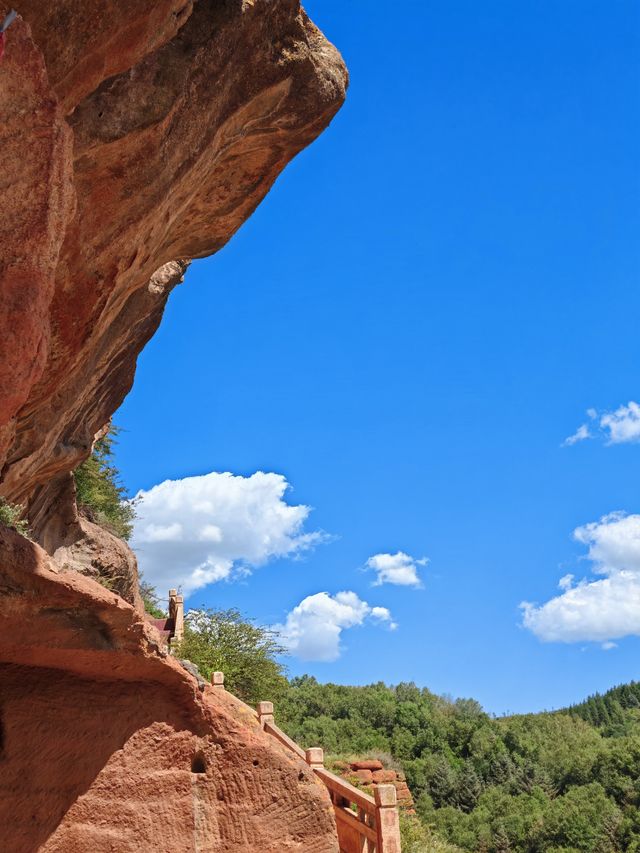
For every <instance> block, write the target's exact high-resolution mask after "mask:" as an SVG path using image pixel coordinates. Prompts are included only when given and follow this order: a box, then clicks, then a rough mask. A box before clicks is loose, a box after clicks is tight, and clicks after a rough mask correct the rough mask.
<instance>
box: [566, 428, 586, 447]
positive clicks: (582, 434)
mask: <svg viewBox="0 0 640 853" xmlns="http://www.w3.org/2000/svg"><path fill="white" fill-rule="evenodd" d="M587 438H593V436H592V435H591V433H590V432H589V427H588V426H587V424H582V425H581V426H579V427H578V429H577V430H576V431H575V432H574V434H573V435H570V436H569V438H565V440H564V441H563V442H562V446H563V447H570V446H571V445H572V444H577V443H578V442H579V441H584V440H585V439H587Z"/></svg>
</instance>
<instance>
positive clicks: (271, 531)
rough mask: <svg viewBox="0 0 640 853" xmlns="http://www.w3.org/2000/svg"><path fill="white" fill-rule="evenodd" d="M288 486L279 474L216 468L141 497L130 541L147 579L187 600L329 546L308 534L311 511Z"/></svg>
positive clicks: (318, 536) (165, 484) (322, 537)
mask: <svg viewBox="0 0 640 853" xmlns="http://www.w3.org/2000/svg"><path fill="white" fill-rule="evenodd" d="M288 489H289V484H288V483H287V480H286V479H285V477H283V476H282V475H281V474H273V473H264V472H262V471H258V472H256V473H255V474H252V475H251V476H250V477H240V476H234V475H233V474H229V473H224V474H219V473H217V472H215V471H214V472H212V473H211V474H205V475H203V476H200V477H185V478H184V479H183V480H165V481H164V482H163V483H160V484H159V485H157V486H154V487H153V488H152V489H149V490H148V491H141V492H139V493H138V495H137V496H136V520H135V523H134V528H133V537H132V543H131V544H132V545H133V548H134V550H135V551H136V553H137V557H138V562H139V564H140V568H141V570H142V572H143V574H144V576H145V578H146V580H147V581H149V582H150V583H152V584H153V585H154V586H156V587H157V588H158V589H159V590H165V589H169V588H170V587H181V588H182V590H183V591H184V592H185V594H187V595H188V594H189V593H191V592H193V591H194V590H196V589H199V588H201V587H203V586H206V585H207V584H210V583H215V582H216V581H220V580H226V579H229V578H231V577H233V578H238V577H242V576H243V575H246V574H247V573H250V572H251V570H252V569H254V568H256V567H257V566H261V565H264V564H265V563H267V562H268V561H269V560H271V559H276V558H278V557H289V558H295V557H297V556H299V555H300V554H302V553H303V552H304V551H308V550H309V549H311V548H313V547H314V546H316V545H318V544H319V543H321V542H325V541H327V539H328V537H327V536H326V535H325V534H324V533H322V532H320V531H316V532H307V531H305V529H304V527H305V523H306V521H307V519H308V517H309V514H310V513H311V507H308V506H304V505H297V506H296V505H292V504H289V503H287V502H286V500H285V494H286V492H287V491H288Z"/></svg>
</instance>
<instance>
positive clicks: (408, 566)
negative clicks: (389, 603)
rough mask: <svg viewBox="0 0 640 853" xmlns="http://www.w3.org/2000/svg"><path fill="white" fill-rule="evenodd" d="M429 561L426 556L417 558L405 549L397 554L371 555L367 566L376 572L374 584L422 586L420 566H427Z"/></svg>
mask: <svg viewBox="0 0 640 853" xmlns="http://www.w3.org/2000/svg"><path fill="white" fill-rule="evenodd" d="M428 562H429V560H428V559H427V558H426V557H421V558H420V559H416V558H415V557H411V556H409V554H405V553H404V551H398V552H397V553H396V554H374V555H373V557H369V559H368V560H367V562H366V563H365V566H366V568H367V569H371V570H372V571H374V572H375V573H376V579H375V581H374V584H373V585H374V586H381V585H382V584H383V583H392V584H397V585H398V586H422V581H421V580H420V576H419V574H418V566H426V565H427V563H428Z"/></svg>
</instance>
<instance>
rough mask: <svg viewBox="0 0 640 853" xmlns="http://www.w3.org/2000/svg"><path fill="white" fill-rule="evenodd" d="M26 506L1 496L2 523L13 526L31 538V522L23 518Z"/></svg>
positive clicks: (0, 519)
mask: <svg viewBox="0 0 640 853" xmlns="http://www.w3.org/2000/svg"><path fill="white" fill-rule="evenodd" d="M23 512H24V507H23V506H21V505H20V504H11V503H9V502H8V501H6V500H5V499H4V498H0V524H6V526H7V527H12V528H13V529H14V530H15V531H17V532H18V533H20V534H21V535H22V536H26V537H27V538H29V522H28V521H26V520H25V519H24V518H22V513H23Z"/></svg>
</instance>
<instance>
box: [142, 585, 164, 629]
mask: <svg viewBox="0 0 640 853" xmlns="http://www.w3.org/2000/svg"><path fill="white" fill-rule="evenodd" d="M138 587H139V589H140V597H141V598H142V603H143V604H144V609H145V611H146V612H147V613H148V614H149V615H150V616H153V618H154V619H165V618H166V616H167V613H166V611H165V610H163V609H162V607H160V598H159V596H158V593H157V591H156V588H155V587H154V586H152V585H151V584H150V583H148V582H147V581H146V580H145V579H144V578H143V577H142V576H141V577H140V580H139V583H138Z"/></svg>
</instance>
